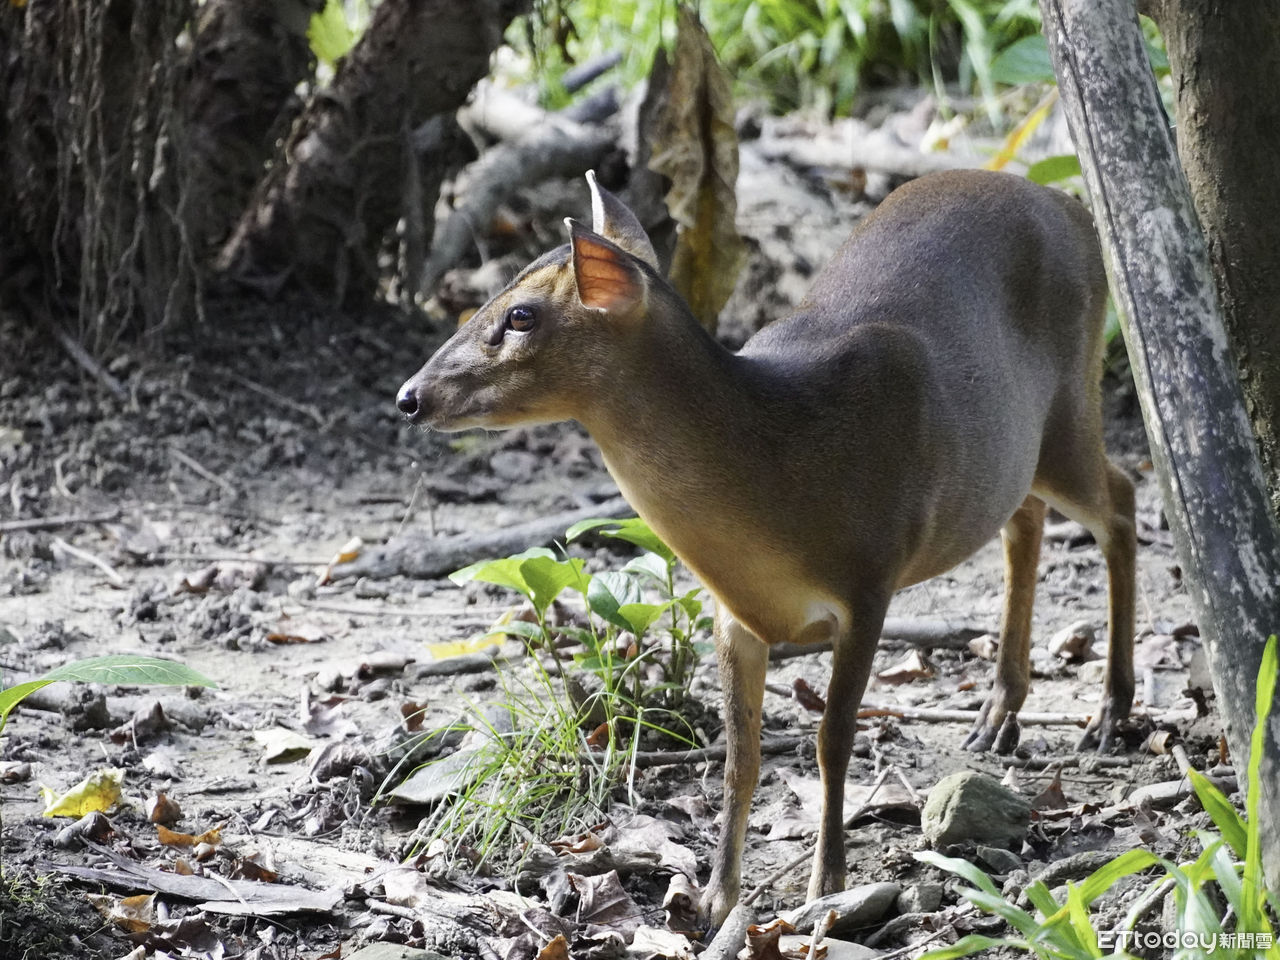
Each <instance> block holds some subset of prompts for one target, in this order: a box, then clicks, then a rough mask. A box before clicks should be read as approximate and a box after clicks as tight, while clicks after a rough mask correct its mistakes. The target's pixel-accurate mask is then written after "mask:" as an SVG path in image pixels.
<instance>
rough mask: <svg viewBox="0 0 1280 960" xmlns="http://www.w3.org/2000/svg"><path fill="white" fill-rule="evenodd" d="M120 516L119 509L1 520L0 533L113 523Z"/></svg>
mask: <svg viewBox="0 0 1280 960" xmlns="http://www.w3.org/2000/svg"><path fill="white" fill-rule="evenodd" d="M119 518H120V511H119V510H111V511H109V512H108V513H75V514H64V515H62V516H57V517H28V518H27V519H25V520H0V533H18V532H19V531H22V530H56V529H58V527H74V526H77V525H79V524H82V523H84V524H89V523H111V522H112V521H114V520H118V519H119Z"/></svg>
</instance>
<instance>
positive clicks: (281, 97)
mask: <svg viewBox="0 0 1280 960" xmlns="http://www.w3.org/2000/svg"><path fill="white" fill-rule="evenodd" d="M322 9H324V0H207V2H206V3H205V4H204V5H203V6H202V7H200V10H199V15H198V18H197V24H196V31H195V41H194V45H193V50H192V54H191V83H190V85H189V86H188V88H187V90H186V96H185V101H186V102H185V106H186V123H187V146H188V150H189V154H190V157H191V162H190V165H189V168H188V171H189V173H188V176H189V181H188V193H187V202H186V207H185V211H186V216H185V221H186V224H187V231H188V234H189V236H190V237H191V240H192V243H193V245H194V246H195V249H196V256H197V258H198V259H199V260H200V261H202V262H203V261H204V260H205V259H206V257H207V256H209V255H211V254H213V253H214V252H216V250H217V247H218V246H220V245H221V244H222V243H224V242H225V241H226V239H227V236H228V235H229V234H230V233H231V230H232V228H233V227H234V226H235V224H236V221H237V220H238V219H239V218H240V215H241V214H242V213H243V212H244V209H245V206H246V205H247V204H248V202H249V199H250V197H252V195H253V188H254V186H255V185H256V184H257V182H258V180H259V179H260V178H261V177H262V175H263V174H264V173H265V172H266V167H267V161H268V160H270V159H271V157H272V156H274V155H275V152H276V142H277V141H282V140H284V139H285V138H286V137H287V136H288V133H289V127H290V126H291V124H292V123H293V120H294V118H295V117H297V115H298V114H299V113H300V112H301V110H302V103H301V101H299V100H298V97H297V95H296V93H295V90H296V89H297V87H298V84H299V83H301V82H302V81H304V80H306V79H307V78H308V77H310V76H311V75H312V73H313V71H314V66H315V64H314V58H313V57H312V55H311V47H310V45H309V44H308V42H307V27H308V25H309V24H310V22H311V16H312V14H315V13H318V12H320V11H321V10H322Z"/></svg>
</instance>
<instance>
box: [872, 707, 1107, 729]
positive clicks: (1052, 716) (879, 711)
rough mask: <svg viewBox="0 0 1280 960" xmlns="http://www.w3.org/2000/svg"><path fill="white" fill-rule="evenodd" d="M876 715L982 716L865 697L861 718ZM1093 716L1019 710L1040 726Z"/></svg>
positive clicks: (955, 719) (944, 719) (936, 719)
mask: <svg viewBox="0 0 1280 960" xmlns="http://www.w3.org/2000/svg"><path fill="white" fill-rule="evenodd" d="M873 717H895V718H897V719H899V720H921V721H924V722H926V723H974V722H975V721H976V720H977V719H978V711H977V710H931V709H929V708H928V707H906V706H899V705H898V704H893V703H867V702H866V701H863V704H862V706H861V707H860V708H859V709H858V719H860V720H869V719H872V718H873ZM1089 717H1090V714H1087V713H1033V712H1030V711H1019V712H1018V722H1019V723H1022V724H1026V725H1028V726H1039V727H1071V726H1084V725H1085V724H1086V723H1088V722H1089Z"/></svg>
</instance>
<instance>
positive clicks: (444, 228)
mask: <svg viewBox="0 0 1280 960" xmlns="http://www.w3.org/2000/svg"><path fill="white" fill-rule="evenodd" d="M614 142H615V135H614V133H613V131H611V130H606V129H604V128H602V127H594V126H585V125H583V124H580V123H574V122H573V121H572V120H567V119H565V118H564V117H559V116H556V115H554V114H549V115H547V117H546V119H545V122H543V123H540V124H539V125H538V126H536V127H535V128H534V129H532V130H530V131H529V132H528V133H526V134H525V135H524V136H522V137H520V138H519V139H518V140H515V141H512V142H509V143H500V144H498V145H497V146H495V147H492V148H491V149H489V150H488V151H486V152H485V154H484V156H482V157H481V158H480V159H479V160H477V161H476V162H475V163H473V164H472V165H471V166H470V167H469V168H468V169H467V172H466V181H467V182H466V188H465V189H466V193H465V199H464V200H463V201H462V202H461V203H460V204H459V205H458V206H457V207H456V208H455V209H454V210H453V212H452V213H451V214H450V215H449V218H448V219H447V220H446V221H445V222H444V224H443V225H441V226H440V228H439V229H438V230H437V231H436V238H435V242H434V243H433V244H432V247H431V254H430V256H428V257H427V262H426V264H424V265H423V268H422V279H421V280H420V282H419V290H420V291H421V292H422V293H423V294H424V295H429V294H430V293H431V292H432V291H433V290H434V289H435V287H436V285H437V284H438V283H439V282H440V278H441V277H443V276H444V274H445V272H446V271H448V270H450V269H451V268H452V267H453V266H454V265H456V264H457V263H458V261H459V260H461V259H462V257H463V255H464V254H465V253H466V252H467V250H469V249H470V248H471V247H472V246H473V245H474V243H475V239H474V238H475V236H476V235H477V234H484V233H485V232H486V231H487V229H488V226H489V223H490V222H491V221H492V220H493V215H494V213H495V212H496V211H497V209H498V207H499V206H500V205H501V204H502V203H504V202H505V201H506V200H507V199H508V198H509V197H510V196H511V195H512V194H514V193H515V191H516V190H517V189H519V188H520V187H522V186H527V185H529V184H535V183H541V182H542V181H544V180H547V179H550V178H552V177H576V176H579V175H580V174H583V173H586V171H588V170H590V169H591V168H592V167H594V166H596V165H598V164H599V162H600V161H601V160H602V159H603V157H604V155H605V153H606V152H607V151H608V150H609V149H610V148H611V147H613V145H614Z"/></svg>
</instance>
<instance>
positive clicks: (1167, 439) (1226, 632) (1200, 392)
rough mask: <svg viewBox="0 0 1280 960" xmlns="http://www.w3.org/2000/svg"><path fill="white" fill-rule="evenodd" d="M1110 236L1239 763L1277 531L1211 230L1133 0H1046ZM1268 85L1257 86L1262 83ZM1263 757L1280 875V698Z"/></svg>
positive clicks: (1278, 583) (1277, 585)
mask: <svg viewBox="0 0 1280 960" xmlns="http://www.w3.org/2000/svg"><path fill="white" fill-rule="evenodd" d="M1040 9H1041V13H1042V16H1043V18H1044V29H1045V33H1046V35H1047V36H1048V39H1049V48H1050V53H1051V55H1052V57H1053V63H1054V72H1055V73H1056V74H1057V77H1058V86H1059V89H1060V91H1061V93H1062V102H1063V105H1064V106H1065V107H1066V109H1067V119H1068V122H1069V124H1070V127H1071V132H1072V135H1073V137H1074V138H1075V142H1076V147H1077V150H1078V152H1079V154H1080V161H1081V167H1082V169H1083V171H1084V176H1085V183H1086V185H1087V186H1088V189H1089V194H1090V196H1091V197H1092V198H1093V209H1094V213H1095V216H1096V218H1097V222H1098V226H1099V229H1100V231H1101V234H1102V239H1103V243H1104V247H1105V249H1106V252H1107V264H1108V272H1109V274H1110V277H1111V283H1112V289H1113V290H1114V292H1115V295H1116V301H1117V304H1118V305H1119V307H1120V311H1121V317H1122V326H1123V329H1124V334H1125V340H1126V342H1127V345H1128V348H1129V358H1130V361H1131V362H1132V365H1133V373H1134V379H1135V381H1136V383H1137V386H1138V393H1139V398H1140V400H1141V402H1142V411H1143V416H1144V418H1145V420H1146V423H1147V433H1148V435H1149V437H1150V439H1151V453H1152V459H1153V460H1154V462H1155V466H1156V472H1157V476H1158V477H1159V479H1160V484H1161V488H1162V490H1163V493H1164V500H1165V510H1166V512H1167V513H1168V516H1169V521H1170V526H1171V527H1172V529H1173V534H1174V541H1175V544H1176V545H1177V548H1178V555H1179V559H1180V561H1181V563H1182V566H1183V569H1184V571H1185V573H1186V576H1187V579H1188V588H1189V593H1190V597H1191V600H1192V603H1193V605H1194V607H1195V609H1196V613H1197V618H1198V621H1199V625H1200V632H1201V636H1202V637H1203V638H1204V642H1205V645H1206V649H1207V650H1208V653H1209V658H1210V664H1211V667H1212V670H1213V679H1214V689H1215V691H1216V693H1217V701H1218V708H1219V710H1221V712H1222V715H1223V717H1224V718H1225V720H1226V728H1227V737H1228V740H1229V742H1230V746H1231V751H1232V755H1233V757H1234V761H1235V764H1236V769H1237V770H1241V771H1243V770H1244V769H1245V764H1246V762H1247V760H1248V757H1249V737H1250V733H1251V732H1252V728H1253V725H1254V709H1253V708H1254V692H1255V685H1256V683H1257V678H1258V665H1259V662H1260V660H1261V656H1262V650H1263V645H1264V643H1265V640H1266V636H1267V634H1268V633H1270V632H1274V631H1275V630H1276V629H1277V627H1278V626H1280V623H1278V620H1280V531H1278V530H1277V527H1276V522H1275V518H1274V517H1273V515H1272V513H1271V511H1270V509H1269V507H1268V504H1267V497H1266V482H1265V479H1264V477H1263V472H1262V468H1261V465H1260V464H1259V462H1258V457H1257V451H1256V446H1255V444H1254V438H1253V433H1252V431H1251V429H1250V425H1249V418H1248V416H1247V414H1246V413H1245V406H1244V397H1243V393H1242V391H1241V386H1240V381H1239V378H1238V377H1237V375H1236V363H1235V359H1234V358H1233V356H1232V355H1231V351H1230V348H1229V344H1228V340H1227V334H1226V329H1225V326H1224V323H1223V319H1222V311H1221V309H1220V307H1219V305H1218V302H1217V299H1216V297H1215V292H1214V287H1213V274H1212V271H1211V269H1210V265H1209V252H1208V250H1207V248H1206V245H1205V241H1204V235H1203V234H1202V233H1201V230H1200V225H1199V223H1198V222H1197V220H1196V214H1195V210H1194V208H1193V206H1192V202H1191V196H1190V192H1189V189H1188V185H1187V181H1186V178H1185V176H1184V175H1183V172H1182V169H1181V167H1179V165H1178V160H1177V155H1176V153H1175V149H1174V144H1173V138H1172V135H1171V133H1170V130H1169V128H1168V125H1167V123H1166V121H1165V116H1164V109H1163V106H1162V105H1161V102H1160V97H1159V93H1158V91H1157V89H1156V85H1155V79H1154V77H1153V76H1152V75H1151V71H1150V68H1149V67H1148V65H1147V59H1146V53H1145V49H1144V45H1143V41H1142V33H1141V30H1140V29H1139V27H1138V22H1137V17H1136V14H1135V11H1134V7H1133V4H1132V0H1040ZM1257 94H1258V92H1257V91H1255V95H1257ZM1270 727H1271V733H1272V736H1271V737H1270V738H1268V740H1267V742H1266V746H1265V747H1264V750H1265V753H1264V755H1263V758H1262V798H1261V806H1260V814H1261V827H1262V837H1263V859H1264V863H1265V865H1266V869H1267V874H1268V876H1269V877H1270V878H1271V882H1272V883H1273V884H1274V883H1277V882H1280V712H1275V713H1273V714H1272V716H1271V720H1270Z"/></svg>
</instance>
